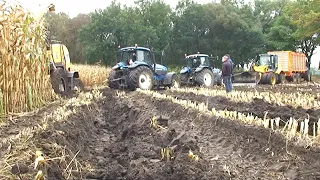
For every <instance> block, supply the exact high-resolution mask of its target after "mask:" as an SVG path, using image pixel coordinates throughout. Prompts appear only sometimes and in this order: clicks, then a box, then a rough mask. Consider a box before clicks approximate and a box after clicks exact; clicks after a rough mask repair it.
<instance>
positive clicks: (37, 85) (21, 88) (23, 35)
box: [0, 2, 53, 114]
mask: <svg viewBox="0 0 320 180" xmlns="http://www.w3.org/2000/svg"><path fill="white" fill-rule="evenodd" d="M0 13H1V14H0V43H1V46H0V114H7V113H15V112H22V111H30V110H31V109H33V108H36V107H39V106H41V105H43V104H44V103H45V102H46V101H48V100H51V99H52V98H53V93H52V92H53V91H52V88H51V84H50V81H49V73H48V72H49V69H48V68H49V63H48V62H47V58H46V44H45V37H46V34H45V27H44V22H43V20H41V19H39V20H37V19H35V18H33V17H32V16H31V14H30V13H28V12H27V11H26V10H25V9H23V7H21V6H19V5H7V4H6V3H5V2H1V4H0Z"/></svg>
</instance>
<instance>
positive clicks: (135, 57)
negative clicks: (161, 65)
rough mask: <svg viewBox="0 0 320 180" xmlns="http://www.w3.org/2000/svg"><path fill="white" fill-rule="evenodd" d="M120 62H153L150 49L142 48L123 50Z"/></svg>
mask: <svg viewBox="0 0 320 180" xmlns="http://www.w3.org/2000/svg"><path fill="white" fill-rule="evenodd" d="M121 53H122V55H121V59H120V62H124V63H126V64H130V62H135V61H143V62H146V63H148V64H151V57H150V52H149V51H142V50H132V51H122V52H121Z"/></svg>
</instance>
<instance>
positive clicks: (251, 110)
mask: <svg viewBox="0 0 320 180" xmlns="http://www.w3.org/2000/svg"><path fill="white" fill-rule="evenodd" d="M159 92H160V93H163V94H166V95H170V96H172V97H175V98H178V99H184V100H191V101H193V102H197V103H206V104H207V105H208V108H209V109H212V108H215V109H216V110H224V109H226V110H228V111H237V112H241V113H245V114H252V115H254V116H257V117H259V118H264V115H265V113H266V112H267V118H276V117H280V118H281V120H282V121H281V122H282V124H284V123H285V122H287V121H288V120H289V119H290V117H292V118H294V119H297V120H303V121H304V119H305V118H309V119H310V123H311V124H312V123H317V122H318V120H319V119H320V113H319V109H318V108H310V109H305V108H302V107H298V108H294V107H292V106H288V105H287V106H279V105H277V104H272V103H268V102H266V101H264V100H263V99H254V100H253V102H250V103H248V102H235V101H232V99H229V98H227V97H223V96H205V95H196V94H194V93H192V92H189V93H188V92H186V93H181V92H175V91H159Z"/></svg>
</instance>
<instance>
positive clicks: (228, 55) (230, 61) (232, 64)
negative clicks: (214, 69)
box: [225, 54, 243, 83]
mask: <svg viewBox="0 0 320 180" xmlns="http://www.w3.org/2000/svg"><path fill="white" fill-rule="evenodd" d="M225 56H227V58H228V62H229V63H231V83H232V82H233V78H234V77H233V69H234V68H233V67H234V63H233V61H232V60H231V58H230V54H226V55H225ZM242 68H243V66H242Z"/></svg>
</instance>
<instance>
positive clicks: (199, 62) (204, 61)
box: [185, 54, 210, 69]
mask: <svg viewBox="0 0 320 180" xmlns="http://www.w3.org/2000/svg"><path fill="white" fill-rule="evenodd" d="M185 60H186V64H187V67H190V68H191V69H196V68H198V67H200V66H210V61H209V56H208V55H205V54H194V55H189V56H186V58H185Z"/></svg>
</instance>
